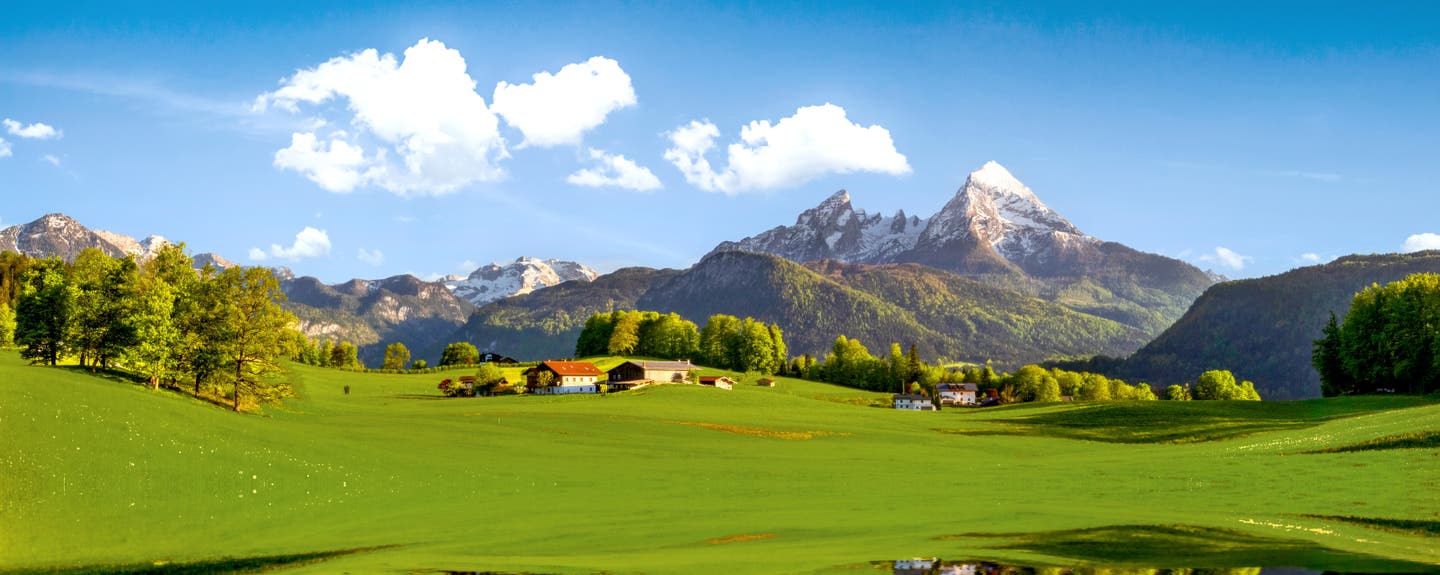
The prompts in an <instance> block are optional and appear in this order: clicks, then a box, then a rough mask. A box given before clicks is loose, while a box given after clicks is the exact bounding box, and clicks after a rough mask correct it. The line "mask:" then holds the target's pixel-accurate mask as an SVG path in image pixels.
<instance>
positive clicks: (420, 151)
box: [254, 39, 508, 195]
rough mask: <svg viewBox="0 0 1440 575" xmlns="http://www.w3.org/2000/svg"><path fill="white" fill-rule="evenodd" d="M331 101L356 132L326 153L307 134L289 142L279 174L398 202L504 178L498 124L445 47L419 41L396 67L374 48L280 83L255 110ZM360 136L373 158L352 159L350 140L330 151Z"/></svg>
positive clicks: (279, 156) (280, 156) (279, 158)
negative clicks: (373, 190) (396, 197)
mask: <svg viewBox="0 0 1440 575" xmlns="http://www.w3.org/2000/svg"><path fill="white" fill-rule="evenodd" d="M331 101H334V102H337V103H338V102H340V101H344V103H345V106H346V109H347V110H348V111H349V112H350V113H351V114H352V115H353V117H352V119H351V121H350V124H351V125H352V126H353V128H354V129H353V132H355V133H349V134H336V135H335V137H334V138H332V139H331V141H330V145H329V149H328V151H326V150H322V149H321V147H320V146H318V145H316V138H315V135H314V134H313V133H306V134H296V135H293V136H292V137H291V146H290V147H289V148H286V149H284V150H280V151H279V152H276V155H275V164H276V165H277V166H278V167H281V168H283V169H293V170H296V171H299V172H301V173H304V174H305V175H306V176H307V177H309V178H310V179H311V180H313V181H316V182H317V183H321V182H322V181H323V182H324V183H321V186H322V187H326V189H330V190H333V191H348V190H351V189H354V188H355V187H357V186H360V185H364V184H374V185H376V186H379V187H381V188H384V189H386V190H389V191H391V192H394V193H396V194H400V195H411V194H421V195H424V194H437V195H438V194H444V193H448V192H452V191H454V190H456V189H457V188H459V187H461V186H464V185H467V184H470V183H472V182H481V181H494V180H498V179H500V178H501V177H503V176H504V171H503V170H502V169H501V168H500V166H499V161H500V160H502V159H504V158H506V157H508V152H506V149H505V140H504V138H502V137H501V136H500V132H499V119H498V118H497V117H496V115H495V114H494V112H492V111H491V110H490V108H489V107H487V106H486V104H485V99H484V98H483V97H481V96H480V94H478V93H476V92H475V81H474V80H472V79H471V78H470V75H469V74H468V73H467V72H466V64H465V58H464V57H462V56H461V55H460V52H458V51H456V50H453V49H450V48H447V47H446V46H445V44H444V43H442V42H439V41H432V40H429V39H422V40H420V41H419V42H418V43H416V44H415V45H414V46H411V47H410V48H408V49H406V50H405V55H404V58H403V60H400V59H397V58H396V57H395V56H394V55H393V54H388V53H387V54H384V55H381V54H379V53H378V52H377V51H376V50H374V49H368V50H364V51H361V52H358V53H355V54H351V55H348V56H342V57H337V58H332V59H330V60H329V61H327V62H325V63H322V64H320V65H319V66H316V67H314V68H309V69H305V70H300V71H298V72H296V73H295V74H294V75H293V76H291V77H289V78H286V79H285V80H284V81H282V82H281V87H280V88H279V89H278V90H275V91H273V92H269V93H266V94H262V95H260V96H259V97H258V98H256V101H255V106H254V107H255V109H256V110H257V111H263V110H265V109H267V108H268V107H271V106H273V107H277V108H281V109H285V110H290V111H292V112H297V111H299V108H300V106H301V105H302V104H303V105H311V106H319V105H323V104H326V103H327V102H331ZM362 135H363V136H365V137H370V138H373V139H374V140H375V141H377V142H378V143H379V144H380V146H379V149H378V150H377V152H376V153H375V155H374V156H372V157H369V158H366V157H364V155H363V154H358V152H359V151H360V148H359V147H358V145H354V144H353V143H347V144H345V146H343V147H341V148H340V151H339V152H338V153H337V151H336V147H337V146H336V142H341V140H339V139H337V138H341V137H350V138H358V137H361V136H362ZM297 144H298V145H297ZM307 144H308V145H307ZM357 155H358V156H359V159H358V161H357V159H356V157H357ZM391 155H393V156H395V159H394V160H392V159H391V158H390V156H391ZM327 186H328V187H327Z"/></svg>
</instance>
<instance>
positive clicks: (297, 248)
mask: <svg viewBox="0 0 1440 575" xmlns="http://www.w3.org/2000/svg"><path fill="white" fill-rule="evenodd" d="M267 255H268V256H271V257H275V258H278V259H286V260H290V261H292V262H295V261H300V260H301V259H302V258H318V257H320V256H326V255H330V234H327V233H325V230H317V229H315V228H312V227H310V226H305V229H303V230H300V233H298V234H295V243H293V244H290V247H285V246H282V245H280V244H270V253H269V254H266V253H265V252H263V251H261V250H260V248H250V259H252V260H255V261H264V260H265V259H266V257H267Z"/></svg>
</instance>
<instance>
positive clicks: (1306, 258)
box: [1299, 252, 1320, 264]
mask: <svg viewBox="0 0 1440 575" xmlns="http://www.w3.org/2000/svg"><path fill="white" fill-rule="evenodd" d="M1299 259H1300V262H1301V263H1307V264H1318V263H1320V254H1317V253H1314V252H1310V253H1303V254H1300V258H1299Z"/></svg>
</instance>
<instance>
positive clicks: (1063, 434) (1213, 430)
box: [935, 397, 1434, 443]
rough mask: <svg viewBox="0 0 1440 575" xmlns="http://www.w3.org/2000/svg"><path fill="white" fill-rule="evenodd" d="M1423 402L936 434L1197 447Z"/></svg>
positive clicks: (1244, 407)
mask: <svg viewBox="0 0 1440 575" xmlns="http://www.w3.org/2000/svg"><path fill="white" fill-rule="evenodd" d="M1430 403H1434V400H1431V399H1428V398H1424V397H1367V398H1344V399H1338V400H1337V399H1322V400H1307V401H1285V402H1270V401H1260V402H1256V401H1143V402H1115V403H1094V404H1089V405H1080V406H1076V407H1075V408H1073V409H1064V410H1058V411H1046V412H1043V413H1037V414H1034V415H1028V416H1024V415H1022V416H1018V417H1012V418H1007V419H991V420H987V421H986V422H985V423H986V424H990V425H994V426H995V427H993V428H991V429H935V431H937V432H940V433H949V434H956V435H1028V436H1042V437H1060V438H1067V439H1083V440H1088V441H1104V442H1108V443H1199V442H1204V441H1219V440H1225V439H1234V438H1237V437H1244V436H1247V435H1254V434H1257V433H1266V432H1271V431H1287V430H1296V429H1305V428H1308V427H1314V426H1316V425H1320V424H1321V423H1325V422H1327V421H1331V420H1335V419H1342V418H1346V417H1352V416H1355V415H1360V414H1364V413H1373V412H1376V411H1384V410H1390V409H1401V408H1407V407H1415V406H1419V405H1427V404H1430Z"/></svg>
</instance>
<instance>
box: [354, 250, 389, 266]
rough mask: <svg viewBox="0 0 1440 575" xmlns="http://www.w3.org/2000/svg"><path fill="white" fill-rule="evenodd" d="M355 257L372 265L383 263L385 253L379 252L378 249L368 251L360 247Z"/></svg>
mask: <svg viewBox="0 0 1440 575" xmlns="http://www.w3.org/2000/svg"><path fill="white" fill-rule="evenodd" d="M355 257H357V258H359V259H360V261H362V262H365V263H367V264H370V265H372V266H379V265H380V264H383V263H385V254H383V253H381V252H380V250H374V251H370V250H367V249H365V248H360V253H359V254H358V255H356V256H355Z"/></svg>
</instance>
